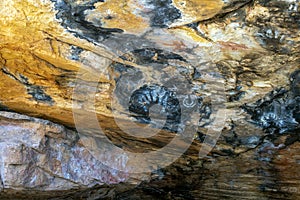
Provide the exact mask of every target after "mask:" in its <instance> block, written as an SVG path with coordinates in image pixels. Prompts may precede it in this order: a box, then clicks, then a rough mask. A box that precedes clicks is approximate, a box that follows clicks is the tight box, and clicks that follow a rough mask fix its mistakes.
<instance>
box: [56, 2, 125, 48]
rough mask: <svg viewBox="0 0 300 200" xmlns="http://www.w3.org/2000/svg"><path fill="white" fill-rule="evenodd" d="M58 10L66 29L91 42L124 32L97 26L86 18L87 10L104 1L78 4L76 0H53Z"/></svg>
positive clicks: (57, 15)
mask: <svg viewBox="0 0 300 200" xmlns="http://www.w3.org/2000/svg"><path fill="white" fill-rule="evenodd" d="M51 1H52V2H53V3H54V5H55V10H57V13H56V18H57V19H58V20H60V21H61V25H62V26H63V27H65V28H66V30H68V31H70V32H72V33H74V34H75V35H76V36H77V37H79V38H82V39H86V40H88V41H89V42H95V41H96V42H97V41H102V40H105V39H107V38H109V37H110V36H111V35H112V34H114V33H122V32H123V30H121V29H117V28H103V27H98V26H95V25H94V24H93V23H91V22H88V21H86V20H85V11H86V10H91V9H95V7H94V4H95V3H97V2H103V1H99V0H96V1H95V0H93V1H86V2H84V3H81V4H78V3H77V2H76V1H75V0H70V1H67V0H51Z"/></svg>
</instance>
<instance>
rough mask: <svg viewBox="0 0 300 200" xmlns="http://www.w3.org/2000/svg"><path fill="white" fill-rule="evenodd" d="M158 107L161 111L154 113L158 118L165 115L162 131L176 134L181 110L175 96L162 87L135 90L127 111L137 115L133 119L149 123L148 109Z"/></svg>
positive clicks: (151, 86) (145, 87)
mask: <svg viewBox="0 0 300 200" xmlns="http://www.w3.org/2000/svg"><path fill="white" fill-rule="evenodd" d="M155 104H157V105H160V106H161V108H162V109H161V110H160V111H159V113H156V114H157V115H158V116H163V115H166V117H167V119H166V123H165V125H164V127H163V128H164V129H167V130H170V131H173V132H177V131H178V130H177V129H178V127H177V126H178V124H180V118H181V108H180V103H179V100H178V99H177V97H176V94H175V93H174V92H172V91H170V90H168V89H167V88H166V87H164V86H159V85H144V86H143V87H141V88H139V89H137V90H135V91H134V92H133V94H132V95H131V97H130V101H129V111H130V112H132V113H135V114H137V115H136V116H135V117H136V118H137V119H138V121H140V122H143V123H150V122H151V118H150V115H149V114H150V113H149V111H150V108H151V107H152V106H153V105H155Z"/></svg>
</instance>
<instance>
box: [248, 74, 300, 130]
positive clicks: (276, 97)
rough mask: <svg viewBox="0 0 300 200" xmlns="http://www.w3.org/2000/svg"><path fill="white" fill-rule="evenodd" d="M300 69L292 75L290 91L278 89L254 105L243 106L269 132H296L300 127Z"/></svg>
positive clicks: (256, 122) (254, 120)
mask: <svg viewBox="0 0 300 200" xmlns="http://www.w3.org/2000/svg"><path fill="white" fill-rule="evenodd" d="M299 84H300V71H296V72H294V73H293V74H292V75H291V83H290V91H287V90H285V89H284V88H280V89H276V90H274V91H272V92H271V93H270V94H268V95H267V96H266V97H265V98H263V99H260V100H258V101H257V102H255V103H254V104H253V105H248V104H246V105H244V106H243V108H244V109H245V110H246V111H247V112H248V113H249V114H250V115H251V119H252V120H253V122H254V123H255V124H257V125H259V126H261V127H262V128H263V129H264V130H265V131H266V132H267V133H271V134H273V133H285V132H295V130H299V128H300V125H299V123H300V96H299Z"/></svg>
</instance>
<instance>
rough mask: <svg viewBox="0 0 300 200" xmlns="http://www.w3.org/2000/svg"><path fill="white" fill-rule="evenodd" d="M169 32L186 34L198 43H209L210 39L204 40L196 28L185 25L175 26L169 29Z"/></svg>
mask: <svg viewBox="0 0 300 200" xmlns="http://www.w3.org/2000/svg"><path fill="white" fill-rule="evenodd" d="M170 31H171V32H173V33H175V34H176V35H182V36H185V37H186V36H188V38H190V39H191V40H193V41H195V42H199V43H209V42H210V41H208V40H206V39H205V38H203V37H201V36H200V35H199V34H198V33H197V31H196V30H194V29H192V28H189V27H186V26H180V27H176V28H172V29H170Z"/></svg>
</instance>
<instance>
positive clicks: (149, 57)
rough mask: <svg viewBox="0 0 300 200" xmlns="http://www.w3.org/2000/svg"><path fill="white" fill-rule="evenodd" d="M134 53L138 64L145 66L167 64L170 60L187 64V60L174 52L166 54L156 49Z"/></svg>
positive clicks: (140, 50)
mask: <svg viewBox="0 0 300 200" xmlns="http://www.w3.org/2000/svg"><path fill="white" fill-rule="evenodd" d="M132 53H133V55H134V56H136V57H137V61H136V62H137V64H145V63H148V62H151V63H160V64H167V63H168V60H169V59H175V60H180V61H185V62H186V60H185V59H184V58H183V57H182V56H180V55H178V54H175V53H172V52H165V51H163V50H160V49H155V48H144V49H136V50H134V51H132Z"/></svg>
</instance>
